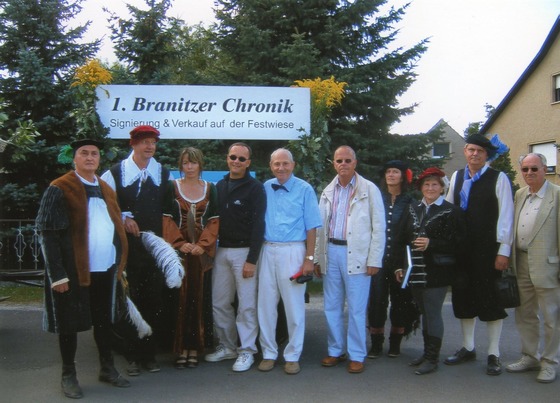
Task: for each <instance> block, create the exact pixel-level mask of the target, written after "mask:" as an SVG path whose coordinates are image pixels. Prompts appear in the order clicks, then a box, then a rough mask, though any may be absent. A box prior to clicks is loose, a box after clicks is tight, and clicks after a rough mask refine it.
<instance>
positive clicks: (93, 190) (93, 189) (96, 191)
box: [84, 184, 103, 200]
mask: <svg viewBox="0 0 560 403" xmlns="http://www.w3.org/2000/svg"><path fill="white" fill-rule="evenodd" d="M84 187H85V189H86V196H87V198H88V200H89V199H90V198H92V197H99V198H100V199H103V194H102V193H101V188H100V187H99V186H91V185H85V184H84Z"/></svg>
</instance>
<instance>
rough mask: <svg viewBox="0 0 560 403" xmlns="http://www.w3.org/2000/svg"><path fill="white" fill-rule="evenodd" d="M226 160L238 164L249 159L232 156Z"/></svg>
mask: <svg viewBox="0 0 560 403" xmlns="http://www.w3.org/2000/svg"><path fill="white" fill-rule="evenodd" d="M228 158H229V159H230V160H232V161H235V160H239V162H245V161H247V160H248V159H249V158H245V157H238V156H237V155H234V154H232V155H228Z"/></svg>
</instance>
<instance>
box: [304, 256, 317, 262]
mask: <svg viewBox="0 0 560 403" xmlns="http://www.w3.org/2000/svg"><path fill="white" fill-rule="evenodd" d="M305 259H306V260H310V261H314V260H315V256H313V255H309V256H306V257H305Z"/></svg>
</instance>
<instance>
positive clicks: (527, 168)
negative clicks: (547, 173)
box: [521, 167, 540, 172]
mask: <svg viewBox="0 0 560 403" xmlns="http://www.w3.org/2000/svg"><path fill="white" fill-rule="evenodd" d="M539 169H540V168H537V167H523V168H521V170H522V171H523V172H529V170H531V172H537V171H538V170H539Z"/></svg>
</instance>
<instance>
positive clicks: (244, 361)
mask: <svg viewBox="0 0 560 403" xmlns="http://www.w3.org/2000/svg"><path fill="white" fill-rule="evenodd" d="M254 362H255V359H254V358H253V354H251V353H241V354H239V356H238V357H237V360H236V361H235V364H233V370H234V371H235V372H243V371H248V370H249V369H250V368H251V365H253V363H254Z"/></svg>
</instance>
